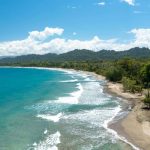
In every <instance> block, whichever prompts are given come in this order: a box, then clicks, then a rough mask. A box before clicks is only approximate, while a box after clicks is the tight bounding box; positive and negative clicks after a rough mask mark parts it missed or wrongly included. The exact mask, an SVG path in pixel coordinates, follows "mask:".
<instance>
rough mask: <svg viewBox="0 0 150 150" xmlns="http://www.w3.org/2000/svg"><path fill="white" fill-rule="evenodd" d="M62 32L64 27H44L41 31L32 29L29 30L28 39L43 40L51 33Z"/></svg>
mask: <svg viewBox="0 0 150 150" xmlns="http://www.w3.org/2000/svg"><path fill="white" fill-rule="evenodd" d="M63 32H64V29H62V28H49V27H46V28H45V29H44V30H43V31H32V32H29V37H28V38H30V39H33V40H44V39H46V38H47V37H49V36H53V35H55V34H56V35H61V34H62V33H63Z"/></svg>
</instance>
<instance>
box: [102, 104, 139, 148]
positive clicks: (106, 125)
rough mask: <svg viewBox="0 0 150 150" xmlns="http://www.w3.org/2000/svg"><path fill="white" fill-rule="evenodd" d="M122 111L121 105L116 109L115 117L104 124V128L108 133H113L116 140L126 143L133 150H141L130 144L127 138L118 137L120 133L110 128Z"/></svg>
mask: <svg viewBox="0 0 150 150" xmlns="http://www.w3.org/2000/svg"><path fill="white" fill-rule="evenodd" d="M120 111H121V107H120V105H119V106H118V107H117V108H116V109H115V112H114V116H113V117H111V118H110V119H108V120H106V121H105V122H104V124H103V127H104V128H105V129H106V130H107V131H108V132H110V133H112V134H113V135H114V136H115V137H116V138H118V139H120V140H122V141H124V142H125V143H127V144H129V145H130V146H131V147H132V148H133V149H135V150H140V149H139V148H138V147H136V146H135V145H133V144H132V143H130V142H129V141H128V140H127V139H126V138H125V137H123V136H120V135H118V133H117V132H116V131H115V130H113V129H110V128H109V127H108V125H109V123H110V122H111V121H112V120H113V119H114V118H115V117H116V116H117V115H118V113H119V112H120Z"/></svg>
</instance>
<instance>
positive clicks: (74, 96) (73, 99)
mask: <svg viewBox="0 0 150 150" xmlns="http://www.w3.org/2000/svg"><path fill="white" fill-rule="evenodd" d="M77 88H78V89H79V90H78V91H75V92H72V93H70V94H69V95H70V96H66V97H59V98H58V100H56V101H55V103H63V104H78V103H79V98H80V96H81V94H82V92H83V87H82V85H81V83H77Z"/></svg>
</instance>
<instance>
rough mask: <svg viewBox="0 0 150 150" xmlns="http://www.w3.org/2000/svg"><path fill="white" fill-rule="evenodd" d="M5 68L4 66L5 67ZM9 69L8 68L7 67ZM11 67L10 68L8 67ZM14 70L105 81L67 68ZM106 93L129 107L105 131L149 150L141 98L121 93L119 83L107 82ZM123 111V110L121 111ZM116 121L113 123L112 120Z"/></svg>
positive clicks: (149, 125)
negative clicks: (76, 73) (47, 70)
mask: <svg viewBox="0 0 150 150" xmlns="http://www.w3.org/2000/svg"><path fill="white" fill-rule="evenodd" d="M5 67H6V66H5ZM7 67H9V66H7ZM10 67H11V66H10ZM15 68H36V69H49V70H59V71H64V72H78V73H81V74H86V75H90V76H93V77H95V78H96V79H97V80H105V81H106V78H105V77H104V76H102V75H98V74H96V73H94V72H89V71H82V70H74V69H67V68H48V67H15ZM104 90H105V92H106V93H109V94H110V95H114V96H117V97H121V98H122V100H123V101H124V102H126V103H127V104H128V106H130V110H129V108H125V110H126V111H128V114H126V115H125V116H123V118H121V119H117V118H118V116H114V117H113V118H112V119H111V120H110V121H108V122H107V129H108V130H110V132H113V133H114V134H115V135H117V137H118V138H119V139H120V140H122V141H123V142H125V143H127V144H129V145H130V146H131V147H132V148H133V149H136V150H139V149H141V150H149V147H150V111H147V112H146V111H145V110H142V109H141V105H142V102H141V99H142V98H143V96H141V95H139V94H132V93H127V92H126V93H125V92H123V86H122V84H119V83H112V82H109V81H107V83H106V86H105V87H104ZM123 111H124V110H123ZM115 119H117V121H115V122H114V120H115Z"/></svg>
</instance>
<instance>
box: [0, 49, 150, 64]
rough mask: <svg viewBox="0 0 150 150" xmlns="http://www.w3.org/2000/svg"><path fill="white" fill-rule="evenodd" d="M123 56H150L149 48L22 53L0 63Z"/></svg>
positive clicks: (83, 59) (91, 59)
mask: <svg viewBox="0 0 150 150" xmlns="http://www.w3.org/2000/svg"><path fill="white" fill-rule="evenodd" d="M124 57H130V58H142V59H144V58H150V49H148V48H139V47H135V48H132V49H129V50H126V51H114V50H101V51H98V52H93V51H90V50H86V49H83V50H77V49H76V50H73V51H70V52H67V53H63V54H59V55H58V54H52V53H48V54H45V55H35V54H32V55H22V56H17V57H7V58H2V59H0V64H11V63H32V62H34V63H35V62H45V61H47V62H62V61H100V60H117V59H121V58H124Z"/></svg>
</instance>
